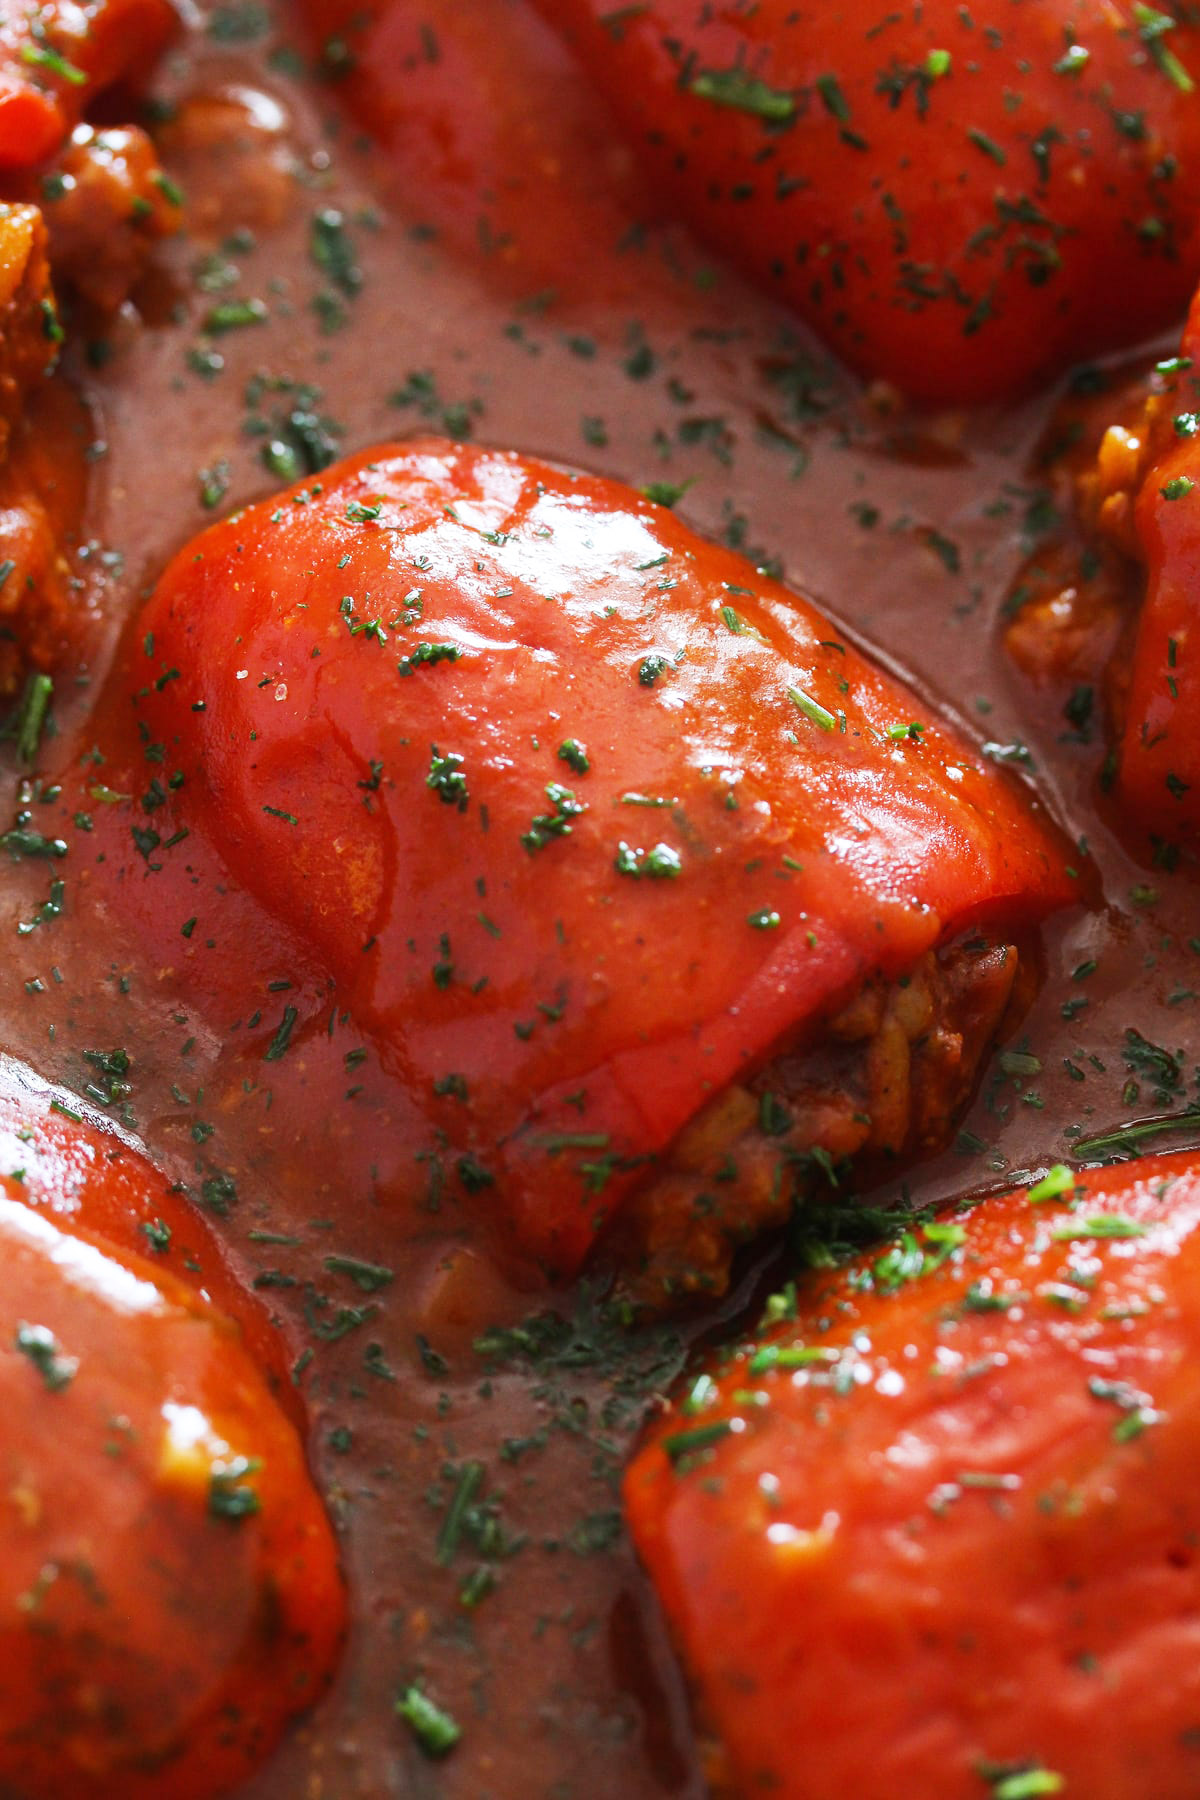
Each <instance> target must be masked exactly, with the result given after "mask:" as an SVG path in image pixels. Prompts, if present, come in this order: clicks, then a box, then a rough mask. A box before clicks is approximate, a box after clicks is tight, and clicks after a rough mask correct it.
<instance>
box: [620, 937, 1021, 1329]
mask: <svg viewBox="0 0 1200 1800" xmlns="http://www.w3.org/2000/svg"><path fill="white" fill-rule="evenodd" d="M1019 968H1020V957H1019V955H1018V953H1017V950H1016V948H1015V947H1014V946H1013V945H1011V944H1000V945H989V944H987V943H984V942H982V941H981V940H980V939H978V938H975V939H971V940H967V941H966V942H961V943H958V944H956V945H951V946H947V947H946V948H944V949H942V950H938V951H930V952H928V953H927V954H926V955H925V956H923V957H922V958H921V960H920V962H919V963H918V964H917V965H916V967H915V968H914V969H913V970H912V972H911V973H910V974H909V975H907V976H903V977H901V978H900V979H898V980H893V981H887V980H885V979H883V978H882V977H878V976H876V977H873V978H871V979H870V980H868V981H867V982H865V983H864V985H863V986H862V987H861V988H860V989H859V991H858V992H857V993H856V994H855V995H854V996H853V998H852V999H850V1000H849V1001H848V1002H847V1003H846V1004H845V1005H844V1006H843V1007H842V1008H841V1010H840V1011H838V1012H836V1013H834V1014H833V1015H832V1016H831V1017H829V1018H828V1019H827V1020H826V1022H825V1025H824V1028H823V1030H822V1032H821V1035H820V1037H819V1038H818V1039H817V1040H816V1041H812V1040H811V1039H810V1041H809V1042H807V1043H806V1044H805V1045H793V1046H789V1047H788V1048H786V1049H784V1050H782V1051H780V1052H779V1053H777V1054H776V1056H775V1057H774V1058H773V1059H772V1060H771V1061H770V1062H768V1063H767V1064H766V1065H765V1066H764V1067H763V1068H762V1069H761V1070H760V1071H759V1073H758V1074H757V1075H756V1076H755V1077H754V1078H753V1079H752V1080H749V1081H746V1082H745V1083H738V1084H735V1085H732V1086H730V1087H728V1088H726V1089H725V1090H724V1092H723V1093H722V1094H721V1095H720V1096H719V1097H718V1098H717V1099H716V1100H714V1101H713V1102H712V1103H711V1104H710V1105H709V1106H708V1107H707V1108H706V1109H705V1110H704V1111H703V1112H702V1113H700V1114H699V1115H698V1116H697V1117H696V1118H694V1119H693V1120H691V1121H690V1123H689V1124H688V1125H687V1126H686V1127H685V1128H684V1130H683V1131H682V1132H681V1133H680V1134H679V1136H678V1137H677V1138H676V1140H675V1142H674V1144H673V1145H672V1147H671V1150H670V1151H669V1153H668V1155H667V1158H666V1167H665V1168H664V1169H663V1170H662V1172H661V1173H660V1174H659V1175H658V1176H657V1178H656V1179H655V1180H654V1181H653V1182H651V1183H650V1184H648V1185H647V1186H646V1187H645V1188H643V1189H642V1190H641V1191H640V1193H638V1194H637V1195H636V1196H635V1197H634V1198H633V1199H632V1201H631V1202H630V1208H629V1212H628V1214H627V1216H626V1219H625V1221H624V1222H623V1225H622V1239H623V1243H622V1264H623V1268H624V1271H625V1272H624V1276H623V1288H624V1290H625V1292H626V1293H627V1294H628V1296H629V1297H630V1299H631V1300H632V1301H633V1302H634V1303H635V1304H637V1305H641V1306H649V1307H661V1306H664V1305H669V1304H671V1303H672V1302H673V1301H676V1300H679V1299H681V1298H685V1297H687V1296H689V1295H693V1294H705V1295H712V1294H714V1293H721V1292H722V1291H723V1290H724V1289H725V1288H726V1287H727V1285H728V1282H729V1274H730V1266H731V1263H732V1260H733V1257H734V1254H735V1252H736V1251H737V1249H738V1248H739V1246H741V1245H743V1244H745V1243H748V1242H749V1241H750V1240H751V1239H752V1238H756V1237H758V1236H760V1235H761V1234H762V1233H763V1232H765V1231H769V1230H771V1229H772V1228H773V1227H776V1228H777V1227H779V1226H781V1225H783V1224H785V1223H786V1221H787V1219H788V1217H789V1216H790V1214H791V1212H792V1209H793V1207H794V1206H795V1205H796V1203H797V1202H798V1201H801V1200H803V1199H805V1198H808V1197H810V1196H812V1195H814V1194H816V1193H817V1192H819V1191H820V1189H821V1188H823V1187H825V1186H826V1185H827V1183H828V1179H829V1174H830V1172H831V1171H832V1170H833V1169H834V1168H835V1167H836V1165H837V1164H838V1163H840V1162H843V1161H844V1160H845V1159H847V1158H850V1157H853V1158H855V1159H856V1162H857V1163H859V1164H860V1165H870V1164H872V1163H878V1164H882V1163H886V1162H887V1161H890V1160H893V1159H899V1158H909V1157H914V1156H919V1155H922V1154H928V1153H930V1152H931V1151H934V1150H938V1149H940V1148H942V1147H943V1146H944V1145H945V1144H946V1142H947V1141H948V1140H949V1137H950V1134H951V1131H952V1129H953V1126H954V1122H955V1120H956V1118H957V1117H958V1115H959V1113H960V1112H961V1110H962V1107H963V1105H964V1104H965V1102H966V1100H967V1098H968V1095H969V1094H970V1091H971V1088H972V1086H973V1085H974V1082H975V1077H976V1074H977V1072H978V1069H979V1065H980V1062H981V1060H982V1058H983V1056H984V1054H985V1052H986V1051H987V1049H988V1047H989V1045H990V1044H991V1043H992V1042H993V1040H994V1039H995V1037H996V1035H997V1033H998V1032H999V1030H1000V1027H1001V1023H1002V1021H1003V1018H1004V1015H1005V1013H1006V1012H1007V1010H1008V1008H1009V1005H1010V1003H1011V1001H1012V1000H1013V994H1014V987H1015V985H1016V982H1017V975H1018V970H1019Z"/></svg>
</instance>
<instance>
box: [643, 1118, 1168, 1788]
mask: <svg viewBox="0 0 1200 1800" xmlns="http://www.w3.org/2000/svg"><path fill="white" fill-rule="evenodd" d="M1198 1339H1200V1164H1198V1163H1197V1160H1196V1157H1195V1156H1194V1154H1189V1155H1183V1156H1167V1157H1161V1158H1156V1159H1153V1160H1151V1161H1147V1162H1144V1163H1141V1164H1138V1165H1137V1166H1136V1167H1134V1168H1133V1169H1128V1170H1122V1171H1119V1172H1116V1171H1114V1172H1111V1173H1108V1174H1103V1175H1101V1174H1094V1173H1093V1174H1091V1175H1086V1176H1079V1177H1074V1176H1072V1175H1071V1174H1070V1173H1069V1172H1068V1171H1067V1170H1066V1169H1063V1168H1060V1169H1057V1170H1054V1171H1052V1172H1051V1174H1050V1176H1048V1177H1047V1178H1046V1179H1044V1180H1042V1181H1040V1182H1039V1183H1037V1184H1036V1185H1035V1186H1033V1187H1032V1188H1030V1189H1028V1190H1021V1191H1018V1192H1017V1193H1014V1194H1011V1195H1008V1196H1006V1197H1004V1198H1002V1199H997V1200H987V1201H984V1202H983V1203H982V1205H979V1206H977V1207H976V1208H975V1209H974V1210H970V1211H963V1212H960V1213H959V1214H957V1215H955V1217H954V1218H953V1219H949V1220H942V1221H939V1222H935V1223H927V1224H924V1225H920V1224H917V1223H915V1222H914V1224H913V1227H912V1229H911V1230H910V1231H908V1232H906V1233H905V1234H904V1235H903V1237H901V1238H900V1239H899V1241H897V1242H895V1243H893V1244H892V1245H890V1246H888V1247H885V1248H883V1249H882V1250H880V1249H877V1250H875V1251H873V1252H871V1253H870V1254H868V1255H866V1256H864V1257H862V1258H860V1259H859V1260H858V1261H857V1262H855V1263H853V1264H852V1265H850V1266H849V1267H848V1268H845V1269H843V1270H841V1271H839V1272H838V1273H837V1274H832V1275H831V1274H828V1273H822V1274H820V1275H816V1276H813V1277H811V1278H810V1279H808V1280H807V1281H805V1282H802V1283H797V1284H796V1286H795V1288H793V1289H791V1290H789V1291H787V1292H785V1293H783V1294H780V1295H778V1296H776V1297H775V1298H774V1299H773V1300H772V1301H771V1302H770V1303H769V1305H768V1309H767V1315H766V1318H765V1319H764V1321H763V1324H762V1325H761V1327H760V1329H759V1330H758V1331H757V1332H756V1333H754V1334H753V1335H752V1336H750V1337H749V1338H747V1339H745V1340H743V1341H740V1342H738V1343H737V1344H736V1345H735V1346H733V1347H732V1348H730V1349H728V1350H726V1351H725V1352H723V1353H722V1354H720V1355H718V1356H717V1357H716V1358H714V1360H713V1361H712V1362H711V1363H710V1364H708V1365H707V1367H706V1368H705V1369H704V1370H702V1371H700V1372H699V1373H697V1374H696V1375H694V1376H693V1377H692V1379H691V1380H690V1381H688V1382H687V1383H686V1384H685V1386H684V1387H683V1389H682V1390H681V1391H680V1392H679V1393H678V1394H677V1395H676V1398H675V1402H674V1404H673V1405H672V1406H671V1407H670V1409H669V1410H668V1411H667V1413H666V1414H665V1416H664V1417H663V1418H662V1420H661V1421H660V1422H659V1423H658V1424H657V1425H656V1426H655V1428H654V1429H653V1431H652V1432H651V1434H650V1436H649V1437H648V1439H647V1441H646V1443H645V1444H644V1446H643V1448H642V1450H641V1451H640V1453H639V1454H638V1456H637V1457H636V1459H635V1461H634V1462H633V1464H632V1465H631V1468H630V1470H629V1473H628V1476H627V1479H626V1486H625V1499H626V1506H627V1509H628V1515H629V1519H630V1523H631V1526H632V1530H633V1534H634V1538H635V1541H636V1543H637V1545H638V1548H639V1550H640V1552H641V1555H642V1557H643V1558H644V1560H645V1562H646V1564H647V1566H648V1568H649V1569H650V1572H651V1574H652V1575H653V1576H654V1579H655V1582H656V1583H657V1586H658V1590H659V1593H660V1595H661V1597H662V1601H663V1604H664V1606H665V1608H666V1612H667V1616H668V1620H669V1622H670V1625H671V1627H672V1630H673V1632H674V1635H675V1638H676V1641H677V1643H678V1646H679V1649H680V1651H681V1654H682V1656H683V1659H684V1662H685V1665H686V1667H687V1669H688V1671H689V1672H690V1675H691V1679H692V1684H693V1690H694V1694H695V1700H696V1706H697V1711H698V1715H699V1718H700V1720H701V1722H702V1725H703V1728H704V1729H705V1730H706V1731H707V1732H709V1733H711V1735H712V1737H713V1739H714V1740H715V1742H716V1744H717V1746H718V1748H717V1750H716V1751H715V1753H714V1772H715V1774H716V1775H717V1777H718V1784H720V1782H724V1783H726V1784H727V1785H728V1788H729V1790H731V1791H732V1792H735V1793H737V1794H756V1793H760V1792H770V1793H772V1794H777V1795H779V1796H780V1797H781V1800H809V1797H811V1800H828V1796H829V1795H831V1794H853V1795H854V1796H855V1800H885V1797H886V1800H892V1796H895V1795H897V1794H914V1795H916V1794H919V1795H920V1796H921V1797H922V1800H972V1797H974V1796H978V1797H979V1800H987V1796H988V1795H989V1794H992V1795H995V1794H998V1793H1003V1794H1011V1795H1012V1796H1014V1797H1016V1796H1027V1795H1035V1794H1051V1793H1060V1792H1061V1793H1063V1794H1071V1795H1086V1796H1087V1797H1088V1800H1142V1796H1144V1795H1148V1794H1153V1795H1154V1796H1155V1800H1188V1797H1190V1796H1191V1795H1193V1794H1195V1792H1196V1787H1197V1780H1198V1772H1197V1757H1198V1755H1200V1750H1198V1749H1197V1741H1196V1723H1197V1720H1198V1719H1200V1663H1198V1662H1197V1657H1196V1637H1197V1613H1198V1602H1200V1574H1198V1571H1197V1564H1196V1537H1197V1531H1198V1530H1200V1501H1198V1500H1197V1496H1196V1483H1195V1464H1196V1455H1197V1440H1198V1438H1200V1359H1198V1358H1197V1354H1196V1348H1197V1341H1198ZM1038 1771H1040V1772H1041V1775H1040V1780H1041V1785H1037V1784H1036V1782H1035V1779H1034V1777H1035V1775H1036V1774H1037V1772H1038ZM1006 1783H1007V1784H1008V1785H1005V1784H1006Z"/></svg>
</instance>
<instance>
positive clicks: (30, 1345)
mask: <svg viewBox="0 0 1200 1800" xmlns="http://www.w3.org/2000/svg"><path fill="white" fill-rule="evenodd" d="M3 1082H4V1085H3V1091H2V1094H0V1156H2V1157H3V1163H2V1164H0V1167H2V1169H3V1173H2V1174H0V1255H2V1256H3V1262H4V1271H5V1273H4V1289H3V1296H2V1301H0V1306H2V1314H3V1316H2V1317H0V1404H2V1405H3V1409H4V1419H5V1429H4V1437H3V1444H2V1446H0V1485H2V1487H3V1492H4V1495H5V1498H6V1505H5V1508H4V1512H3V1517H2V1520H0V1542H2V1544H3V1557H2V1568H3V1575H2V1577H0V1789H3V1791H4V1792H5V1793H11V1794H14V1795H15V1794H20V1795H22V1796H23V1797H26V1800H51V1797H53V1796H58V1795H61V1794H63V1793H69V1794H70V1795H72V1796H73V1797H74V1796H78V1797H79V1800H116V1797H117V1796H122V1797H124V1796H130V1795H133V1796H143V1795H144V1796H146V1800H150V1797H151V1796H155V1795H162V1794H164V1793H170V1794H171V1795H172V1796H178V1797H179V1800H209V1797H210V1796H217V1795H220V1794H224V1793H226V1792H228V1791H229V1790H230V1789H231V1788H233V1787H234V1786H236V1785H237V1784H238V1783H239V1782H241V1781H242V1780H243V1779H244V1778H245V1777H246V1776H248V1775H249V1774H250V1773H252V1771H253V1770H254V1768H255V1767H256V1766H257V1764H258V1763H259V1761H260V1760H261V1759H262V1758H263V1756H265V1755H266V1754H267V1752H268V1751H269V1750H270V1748H271V1747H272V1746H273V1744H274V1743H275V1741H276V1740H277V1738H278V1737H279V1735H280V1733H281V1732H282V1730H283V1728H284V1726H285V1724H286V1722H287V1720H288V1719H289V1718H290V1717H291V1716H292V1715H293V1714H294V1713H295V1712H296V1711H297V1710H299V1709H300V1708H302V1707H304V1706H305V1705H307V1704H309V1703H310V1702H311V1701H313V1700H315V1699H316V1698H317V1696H318V1695H319V1694H320V1693H321V1691H322V1690H323V1688H324V1686H325V1685H326V1682H327V1680H328V1676H329V1671H330V1666H331V1663H332V1660H333V1657H334V1654H335V1652H336V1650H337V1647H338V1644H339V1641H340V1636H341V1631H342V1623H343V1613H344V1596H343V1590H342V1584H341V1579H340V1576H339V1573H338V1565H337V1554H336V1550H335V1548H334V1543H333V1536H332V1532H331V1529H330V1526H329V1523H328V1520H327V1519H326V1516H325V1513H324V1511H323V1508H322V1506H321V1502H320V1500H319V1498H318V1496H317V1494H316V1491H315V1489H314V1488H313V1486H312V1483H311V1481H310V1479H309V1475H308V1471H307V1468H306V1466H305V1461H304V1452H303V1449H302V1446H301V1442H300V1438H299V1435H298V1433H297V1430H296V1426H295V1423H294V1421H293V1420H292V1419H291V1418H289V1417H288V1415H287V1412H286V1411H285V1410H284V1408H283V1407H282V1406H281V1405H280V1403H279V1402H278V1401H277V1400H276V1398H275V1397H274V1396H273V1394H272V1392H271V1388H270V1385H269V1375H270V1368H271V1361H270V1360H267V1362H266V1366H265V1367H264V1366H263V1361H262V1360H261V1359H260V1357H259V1356H258V1355H256V1354H255V1350H256V1349H257V1347H258V1345H259V1344H261V1342H262V1339H263V1337H264V1336H265V1334H266V1332H267V1330H268V1327H267V1324H266V1319H265V1315H262V1314H261V1313H259V1309H258V1306H257V1303H256V1302H253V1301H250V1300H249V1299H247V1298H245V1297H244V1296H243V1297H242V1298H241V1300H240V1302H239V1301H237V1300H235V1299H233V1294H234V1291H235V1290H234V1288H233V1283H232V1279H231V1278H230V1277H229V1276H228V1275H227V1274H226V1273H225V1272H224V1270H223V1269H222V1267H221V1264H220V1261H219V1253H218V1251H217V1250H216V1246H215V1244H214V1242H213V1240H212V1239H211V1237H210V1236H209V1234H208V1232H207V1230H206V1229H205V1228H204V1227H203V1226H202V1225H200V1224H198V1223H197V1222H196V1221H195V1220H194V1219H193V1218H192V1217H191V1216H190V1214H189V1210H188V1208H187V1206H186V1205H185V1204H183V1203H181V1202H180V1201H179V1200H178V1199H176V1198H174V1197H173V1196H172V1195H170V1194H169V1193H168V1192H167V1191H166V1187H165V1183H164V1182H162V1181H161V1179H160V1178H158V1177H157V1176H156V1175H155V1173H154V1171H153V1170H152V1169H151V1168H150V1166H149V1165H148V1164H147V1163H146V1161H145V1159H144V1158H143V1157H142V1156H141V1155H140V1154H138V1152H137V1151H136V1150H135V1149H134V1148H132V1147H131V1146H130V1145H128V1144H127V1143H125V1142H123V1141H122V1140H121V1139H120V1138H119V1137H117V1136H116V1135H115V1134H113V1133H111V1132H106V1131H104V1130H102V1129H100V1128H99V1127H98V1126H93V1125H90V1124H89V1123H88V1122H87V1121H86V1120H84V1119H83V1118H81V1117H79V1116H78V1115H74V1114H73V1109H72V1108H71V1107H70V1104H69V1102H68V1101H67V1100H63V1099H56V1098H54V1097H52V1096H50V1095H48V1094H47V1092H46V1091H45V1090H44V1089H42V1088H41V1087H40V1086H39V1085H38V1084H31V1083H28V1082H23V1081H22V1080H21V1079H20V1077H19V1076H16V1075H14V1072H13V1070H12V1069H11V1068H10V1067H7V1066H6V1067H5V1069H4V1072H3ZM135 1246H136V1247H135ZM210 1287H212V1288H213V1289H215V1291H216V1292H217V1293H220V1294H222V1296H223V1297H224V1296H225V1295H228V1296H229V1297H230V1299H231V1311H235V1312H236V1316H237V1317H240V1318H241V1319H243V1320H246V1321H247V1322H249V1321H250V1320H252V1319H253V1317H254V1315H256V1314H257V1315H258V1322H257V1328H256V1329H255V1328H252V1329H251V1330H248V1331H246V1332H243V1331H242V1330H240V1329H239V1327H238V1325H237V1324H236V1323H235V1319H234V1316H231V1312H225V1311H222V1310H219V1309H218V1307H217V1306H215V1305H214V1304H213V1302H212V1300H211V1299H210V1298H209V1294H208V1290H209V1288H210ZM275 1360H277V1353H275Z"/></svg>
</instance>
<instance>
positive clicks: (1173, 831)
mask: <svg viewBox="0 0 1200 1800" xmlns="http://www.w3.org/2000/svg"><path fill="white" fill-rule="evenodd" d="M1183 357H1184V359H1185V361H1184V363H1183V366H1182V367H1181V368H1180V370H1179V372H1178V375H1177V376H1176V378H1175V381H1174V390H1175V391H1174V395H1173V397H1172V398H1171V400H1170V402H1169V405H1167V406H1166V407H1165V408H1164V409H1161V416H1160V417H1159V418H1157V419H1156V420H1155V421H1154V423H1153V425H1152V426H1151V438H1152V442H1153V453H1152V460H1151V462H1150V466H1149V468H1148V470H1147V473H1146V476H1145V479H1144V481H1143V483H1142V486H1141V489H1140V492H1139V493H1138V496H1137V499H1136V502H1135V506H1134V530H1135V533H1136V538H1137V545H1138V549H1139V552H1140V555H1141V558H1142V560H1143V561H1144V564H1145V570H1146V576H1145V579H1146V592H1145V600H1144V602H1143V605H1142V609H1141V613H1140V615H1139V619H1138V626H1137V637H1136V642H1135V645H1134V652H1133V657H1132V664H1131V673H1130V683H1129V691H1128V697H1127V699H1126V701H1125V705H1124V726H1123V730H1122V734H1121V741H1120V745H1119V761H1118V770H1117V786H1118V792H1119V794H1120V796H1121V799H1122V801H1123V803H1124V806H1125V808H1126V810H1127V812H1128V813H1129V815H1130V817H1131V818H1133V819H1135V820H1137V821H1138V822H1139V823H1140V824H1142V825H1143V826H1145V827H1148V828H1150V829H1157V830H1158V831H1160V832H1163V833H1166V834H1167V835H1168V836H1171V835H1188V836H1194V835H1195V832H1196V830H1197V827H1200V450H1198V449H1197V444H1196V441H1195V437H1194V434H1195V432H1196V430H1197V426H1196V423H1195V420H1196V413H1195V411H1194V409H1195V408H1196V406H1197V405H1198V404H1200V400H1198V389H1197V385H1196V380H1195V377H1194V376H1193V375H1192V374H1191V373H1190V364H1189V363H1188V362H1187V360H1186V359H1188V358H1191V359H1193V361H1195V360H1196V359H1200V298H1198V299H1197V301H1195V302H1194V303H1193V305H1192V310H1191V314H1190V317H1189V319H1188V324H1187V329H1186V331H1185V333H1184V339H1183ZM1189 433H1191V434H1192V435H1189Z"/></svg>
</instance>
